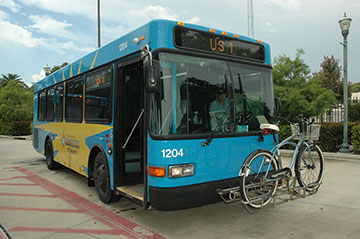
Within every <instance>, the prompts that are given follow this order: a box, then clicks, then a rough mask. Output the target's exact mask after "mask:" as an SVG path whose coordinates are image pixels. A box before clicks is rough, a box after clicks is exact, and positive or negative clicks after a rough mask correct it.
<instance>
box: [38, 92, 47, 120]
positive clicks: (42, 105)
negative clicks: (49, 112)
mask: <svg viewBox="0 0 360 239" xmlns="http://www.w3.org/2000/svg"><path fill="white" fill-rule="evenodd" d="M38 102H39V103H38V121H44V120H45V102H46V92H45V90H44V91H41V92H40V93H39V101H38Z"/></svg>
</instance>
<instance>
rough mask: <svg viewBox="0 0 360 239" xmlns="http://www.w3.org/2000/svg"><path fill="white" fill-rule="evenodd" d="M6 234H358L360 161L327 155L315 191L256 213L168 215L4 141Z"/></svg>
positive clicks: (222, 209)
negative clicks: (109, 196) (104, 195)
mask: <svg viewBox="0 0 360 239" xmlns="http://www.w3.org/2000/svg"><path fill="white" fill-rule="evenodd" d="M0 224H1V226H2V228H3V229H4V230H5V231H6V232H7V234H6V233H4V231H3V230H2V229H1V228H0V239H3V238H7V237H8V236H10V238H13V239H23V238H26V239H31V238H34V239H35V238H36V239H40V238H48V239H56V238H62V239H66V238H104V239H108V238H302V239H303V238H306V239H310V238H359V235H360V160H359V161H357V160H334V159H331V160H329V159H328V160H326V161H325V176H324V181H323V185H321V187H320V189H319V191H318V193H317V194H315V195H311V196H308V197H306V198H299V199H296V200H293V201H289V202H284V203H279V204H278V205H276V206H275V207H267V208H265V209H264V210H261V211H257V212H256V213H254V214H250V213H248V212H247V210H246V209H245V208H244V207H243V206H242V205H241V204H240V203H238V202H237V203H233V204H224V203H217V204H212V205H206V206H203V207H199V208H192V209H186V210H180V211H172V212H164V211H158V210H150V211H144V210H143V209H142V207H140V206H138V205H136V204H133V203H132V202H130V201H128V200H126V199H121V200H120V201H119V202H116V203H113V204H109V205H104V204H102V203H101V202H100V200H99V199H98V198H97V195H96V190H95V188H89V187H87V180H86V179H85V178H84V177H82V176H80V175H78V174H76V173H74V172H72V171H71V170H68V169H60V170H58V171H49V170H48V169H47V167H46V164H45V160H44V157H43V156H41V155H39V154H38V153H36V152H35V151H34V150H33V149H32V146H31V141H30V140H13V139H4V138H0Z"/></svg>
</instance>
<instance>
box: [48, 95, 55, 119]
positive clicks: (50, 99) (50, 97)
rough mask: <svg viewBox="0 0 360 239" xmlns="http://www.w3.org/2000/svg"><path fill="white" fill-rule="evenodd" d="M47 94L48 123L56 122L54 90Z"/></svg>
mask: <svg viewBox="0 0 360 239" xmlns="http://www.w3.org/2000/svg"><path fill="white" fill-rule="evenodd" d="M46 92H47V93H46V121H54V88H50V89H48V90H47V91H46Z"/></svg>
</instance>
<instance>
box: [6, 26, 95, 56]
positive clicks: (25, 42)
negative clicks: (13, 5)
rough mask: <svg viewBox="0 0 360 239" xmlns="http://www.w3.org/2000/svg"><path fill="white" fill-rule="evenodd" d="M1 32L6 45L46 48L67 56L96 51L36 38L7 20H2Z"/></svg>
mask: <svg viewBox="0 0 360 239" xmlns="http://www.w3.org/2000/svg"><path fill="white" fill-rule="evenodd" d="M30 29H31V28H30ZM0 32H1V33H2V34H0V43H1V44H4V45H11V44H12V43H16V44H19V45H22V46H25V47H27V48H34V47H44V48H46V49H48V50H52V51H55V52H56V53H58V54H65V51H68V50H70V51H77V52H85V53H87V52H90V51H93V50H95V48H93V47H79V46H77V45H75V43H74V42H72V41H66V42H61V41H59V40H58V39H57V38H43V37H41V38H36V37H34V36H33V34H32V32H31V31H29V30H28V29H27V28H25V27H22V26H19V25H16V24H13V23H11V22H10V21H7V20H5V19H0Z"/></svg>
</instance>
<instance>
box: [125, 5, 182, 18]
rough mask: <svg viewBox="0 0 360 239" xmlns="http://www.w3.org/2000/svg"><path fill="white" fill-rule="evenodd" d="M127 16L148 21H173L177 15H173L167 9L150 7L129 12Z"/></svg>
mask: <svg viewBox="0 0 360 239" xmlns="http://www.w3.org/2000/svg"><path fill="white" fill-rule="evenodd" d="M129 15H130V16H132V17H138V18H142V19H145V20H146V21H150V20H152V19H168V20H175V19H177V15H176V14H173V13H172V12H171V10H170V8H169V7H162V6H153V5H150V6H148V7H146V8H142V9H136V10H131V11H130V12H129Z"/></svg>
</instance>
